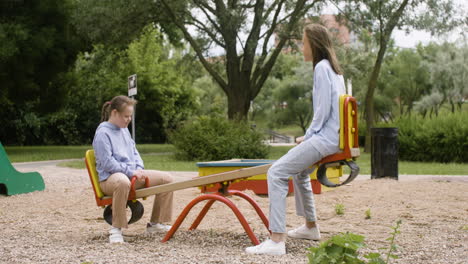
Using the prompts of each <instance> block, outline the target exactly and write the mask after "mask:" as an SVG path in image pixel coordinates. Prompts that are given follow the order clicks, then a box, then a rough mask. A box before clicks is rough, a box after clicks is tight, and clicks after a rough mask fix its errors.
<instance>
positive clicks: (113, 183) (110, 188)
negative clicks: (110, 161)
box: [100, 173, 130, 228]
mask: <svg viewBox="0 0 468 264" xmlns="http://www.w3.org/2000/svg"><path fill="white" fill-rule="evenodd" d="M100 185H101V189H102V192H103V193H104V194H106V195H112V226H113V227H116V228H127V227H128V224H127V214H126V212H125V208H126V207H127V199H128V193H129V192H130V180H129V179H128V177H127V175H125V174H123V173H114V174H112V175H111V176H109V178H107V180H105V181H103V182H100Z"/></svg>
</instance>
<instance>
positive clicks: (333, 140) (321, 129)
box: [304, 59, 346, 156]
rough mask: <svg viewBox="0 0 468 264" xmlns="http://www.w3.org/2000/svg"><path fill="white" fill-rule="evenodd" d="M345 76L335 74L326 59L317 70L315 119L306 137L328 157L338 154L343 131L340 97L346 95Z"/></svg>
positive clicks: (317, 66) (315, 75)
mask: <svg viewBox="0 0 468 264" xmlns="http://www.w3.org/2000/svg"><path fill="white" fill-rule="evenodd" d="M345 92H346V91H345V86H344V79H343V75H338V74H336V73H335V71H334V70H333V68H332V67H331V65H330V62H329V61H328V60H326V59H324V60H321V61H320V62H319V63H317V65H315V69H314V88H313V93H312V95H313V109H314V118H313V119H312V123H311V124H310V127H309V128H308V129H307V131H306V134H305V136H304V141H305V140H312V143H313V145H314V147H315V149H317V150H318V151H319V152H320V154H322V155H323V156H328V155H331V154H334V153H336V152H338V151H339V150H340V149H339V141H340V136H339V131H340V112H339V110H340V105H339V100H340V95H342V94H344V93H345Z"/></svg>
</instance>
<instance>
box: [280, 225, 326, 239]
mask: <svg viewBox="0 0 468 264" xmlns="http://www.w3.org/2000/svg"><path fill="white" fill-rule="evenodd" d="M288 237H292V238H301V239H311V240H320V230H319V226H318V225H316V226H315V227H312V228H307V227H306V225H301V226H300V227H298V228H296V229H293V230H290V231H288Z"/></svg>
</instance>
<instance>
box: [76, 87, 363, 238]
mask: <svg viewBox="0 0 468 264" xmlns="http://www.w3.org/2000/svg"><path fill="white" fill-rule="evenodd" d="M340 117H341V128H340V149H341V152H339V153H336V154H333V155H330V156H327V157H325V158H324V159H322V160H321V161H319V162H318V163H317V164H314V166H318V172H317V179H318V181H319V182H320V183H321V184H323V185H325V186H328V187H338V186H341V185H344V184H347V183H349V182H351V181H352V180H354V179H355V178H356V176H357V175H358V173H359V167H358V166H357V165H356V163H355V162H354V160H355V158H356V157H358V156H359V146H358V140H357V139H358V138H357V104H356V100H355V99H354V98H353V97H351V96H342V97H341V98H340ZM85 161H86V167H87V169H88V173H89V176H90V179H91V183H92V185H93V190H94V193H95V198H96V203H97V205H98V206H103V207H104V206H106V205H107V207H106V208H105V210H104V219H105V220H106V222H107V223H109V224H112V207H111V204H112V197H111V196H104V194H103V192H102V190H101V188H100V185H99V177H98V174H97V171H96V164H95V157H94V151H93V150H88V151H87V152H86V158H85ZM343 165H347V166H348V167H349V168H350V171H351V172H350V175H349V176H348V178H347V179H346V180H344V181H343V182H342V183H338V184H337V183H332V182H330V181H329V180H328V178H327V175H326V171H327V168H328V167H332V166H333V167H336V166H343ZM270 166H271V164H267V165H261V166H255V167H250V168H243V169H239V170H233V171H227V172H222V173H217V174H212V175H208V176H203V177H196V178H193V179H189V180H185V181H180V182H173V183H169V184H164V185H159V186H153V187H146V188H142V189H137V190H135V188H134V183H135V178H132V180H131V183H132V184H131V191H130V194H129V198H128V200H129V201H128V203H127V205H128V207H129V208H130V209H131V211H132V216H131V218H130V220H129V224H130V223H133V222H136V221H138V220H139V219H140V218H141V217H142V216H143V212H144V208H143V205H142V204H141V203H140V202H139V201H137V200H136V199H139V198H143V199H145V198H146V197H148V196H151V195H155V194H158V193H165V192H173V191H177V190H183V189H187V188H193V187H201V186H207V185H213V184H220V186H221V187H220V188H219V189H218V191H217V192H214V193H205V194H202V195H199V196H198V197H196V198H194V199H193V200H192V201H191V202H190V203H189V204H188V205H187V206H186V207H185V208H184V210H183V211H182V212H181V214H180V215H179V216H178V218H177V220H176V221H175V223H174V224H173V225H172V228H171V229H170V230H169V231H168V232H167V234H166V235H165V237H164V238H163V240H162V242H166V241H168V240H169V239H171V237H172V236H173V235H174V233H175V232H176V231H177V229H178V228H179V227H180V225H181V224H182V222H183V221H184V220H185V218H186V216H187V215H188V213H189V212H190V210H191V209H192V208H193V207H194V206H195V205H196V204H198V203H200V202H202V201H205V200H207V201H208V202H207V203H206V204H205V206H204V207H203V209H202V210H201V211H200V213H199V215H198V216H197V217H196V219H195V221H194V222H193V223H192V225H191V226H190V228H189V230H193V229H196V228H197V227H198V225H199V224H200V223H201V221H202V220H203V218H204V217H205V215H206V214H207V212H208V210H209V209H210V208H211V206H212V205H213V203H214V202H216V201H219V202H222V203H224V204H226V205H227V206H228V207H229V208H230V209H231V210H232V211H233V212H234V214H235V215H236V217H237V219H238V220H239V222H240V223H241V225H242V227H243V228H244V230H245V232H246V233H247V235H248V236H249V238H250V240H251V241H252V243H253V244H255V245H258V244H259V241H258V239H257V237H256V236H255V235H254V233H253V231H252V229H251V228H250V225H249V224H248V222H247V220H246V219H245V217H244V216H243V214H242V213H241V212H240V210H239V208H238V207H237V206H236V205H235V204H234V203H233V202H232V201H231V200H230V199H229V198H228V197H229V196H232V195H234V196H238V197H240V198H243V199H244V200H246V201H247V202H249V204H250V205H252V207H253V208H254V209H255V211H256V212H257V214H258V215H259V217H260V219H261V220H262V222H263V224H264V225H265V227H266V228H267V230H268V219H267V217H266V216H265V214H264V213H263V211H262V210H261V208H260V206H259V205H258V204H257V203H256V202H255V200H254V199H252V197H250V196H249V195H247V194H245V193H243V192H240V191H237V190H228V188H229V185H230V184H231V183H233V182H236V181H239V180H242V179H246V178H248V177H251V176H254V175H258V174H265V173H266V172H267V171H268V169H269V168H270Z"/></svg>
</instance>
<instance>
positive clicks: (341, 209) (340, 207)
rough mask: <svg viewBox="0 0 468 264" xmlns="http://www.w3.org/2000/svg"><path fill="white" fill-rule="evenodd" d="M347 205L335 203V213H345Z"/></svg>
mask: <svg viewBox="0 0 468 264" xmlns="http://www.w3.org/2000/svg"><path fill="white" fill-rule="evenodd" d="M344 212H345V207H344V204H335V213H336V214H337V215H344Z"/></svg>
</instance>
